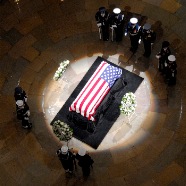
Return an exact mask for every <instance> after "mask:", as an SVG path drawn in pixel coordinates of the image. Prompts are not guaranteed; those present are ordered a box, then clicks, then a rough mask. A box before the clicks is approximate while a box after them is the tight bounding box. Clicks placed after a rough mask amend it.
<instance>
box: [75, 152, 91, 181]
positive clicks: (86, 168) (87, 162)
mask: <svg viewBox="0 0 186 186" xmlns="http://www.w3.org/2000/svg"><path fill="white" fill-rule="evenodd" d="M76 159H77V160H78V165H79V166H80V167H81V169H82V172H83V177H84V178H85V179H86V178H87V177H88V176H89V175H90V167H92V165H93V163H94V161H93V159H92V158H91V157H90V156H89V154H87V152H86V150H85V149H79V151H78V153H77V154H76Z"/></svg>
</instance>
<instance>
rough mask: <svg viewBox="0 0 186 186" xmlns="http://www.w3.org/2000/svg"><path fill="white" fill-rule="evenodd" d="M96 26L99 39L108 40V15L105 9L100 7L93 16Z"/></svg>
mask: <svg viewBox="0 0 186 186" xmlns="http://www.w3.org/2000/svg"><path fill="white" fill-rule="evenodd" d="M95 19H96V22H97V26H98V28H99V34H100V39H103V41H108V40H109V20H108V19H109V13H108V11H107V10H106V9H105V7H100V8H99V11H98V12H97V13H96V15H95Z"/></svg>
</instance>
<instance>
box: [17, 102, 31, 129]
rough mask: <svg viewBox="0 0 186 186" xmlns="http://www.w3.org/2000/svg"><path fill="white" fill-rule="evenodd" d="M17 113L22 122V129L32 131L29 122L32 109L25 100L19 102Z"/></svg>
mask: <svg viewBox="0 0 186 186" xmlns="http://www.w3.org/2000/svg"><path fill="white" fill-rule="evenodd" d="M16 112H17V119H19V120H21V121H22V127H23V128H25V129H31V128H32V123H30V121H29V116H30V109H29V106H28V105H27V103H25V102H24V101H23V100H17V101H16Z"/></svg>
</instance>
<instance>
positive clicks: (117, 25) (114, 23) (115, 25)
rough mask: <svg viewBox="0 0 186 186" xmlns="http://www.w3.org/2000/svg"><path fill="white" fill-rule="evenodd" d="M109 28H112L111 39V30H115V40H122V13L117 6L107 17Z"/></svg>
mask: <svg viewBox="0 0 186 186" xmlns="http://www.w3.org/2000/svg"><path fill="white" fill-rule="evenodd" d="M109 22H110V28H111V29H112V41H113V40H114V39H113V30H114V32H115V37H116V38H115V39H116V41H117V42H119V41H122V38H123V28H124V15H123V14H122V13H121V10H120V9H119V8H115V9H114V10H113V13H112V14H111V16H110V18H109Z"/></svg>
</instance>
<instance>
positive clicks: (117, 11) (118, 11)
mask: <svg viewBox="0 0 186 186" xmlns="http://www.w3.org/2000/svg"><path fill="white" fill-rule="evenodd" d="M113 12H114V13H115V14H119V13H120V12H121V10H120V9H119V8H114V10H113Z"/></svg>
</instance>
